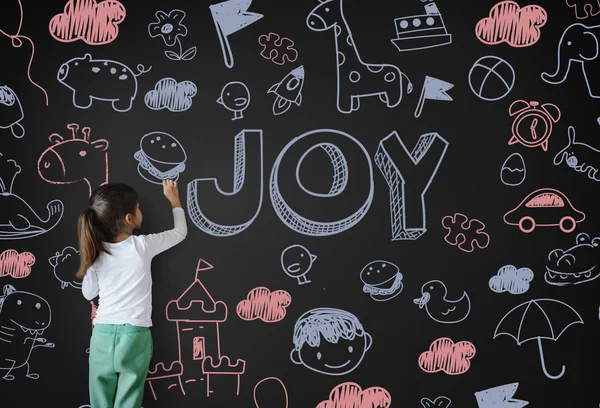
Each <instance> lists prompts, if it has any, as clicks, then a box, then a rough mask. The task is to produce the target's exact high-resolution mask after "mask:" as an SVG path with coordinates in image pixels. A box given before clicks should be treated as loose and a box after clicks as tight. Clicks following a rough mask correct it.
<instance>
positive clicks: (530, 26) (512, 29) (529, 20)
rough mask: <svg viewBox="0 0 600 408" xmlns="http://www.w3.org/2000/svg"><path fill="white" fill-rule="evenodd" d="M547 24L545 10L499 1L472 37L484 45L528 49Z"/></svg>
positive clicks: (478, 25) (538, 37) (480, 22)
mask: <svg viewBox="0 0 600 408" xmlns="http://www.w3.org/2000/svg"><path fill="white" fill-rule="evenodd" d="M546 21H548V15H547V13H546V10H544V9H543V8H542V7H540V6H538V5H535V4H531V5H529V6H525V7H521V6H519V5H518V4H517V3H515V2H514V1H510V0H507V1H501V2H499V3H497V4H495V5H494V7H492V9H491V10H490V14H489V17H485V18H482V19H481V20H479V22H478V23H477V25H476V26H475V35H476V36H477V38H478V39H479V41H481V42H482V43H484V44H487V45H496V44H501V43H503V42H506V43H507V44H508V45H510V46H511V47H515V48H520V47H529V46H530V45H533V44H535V43H536V42H538V40H539V39H540V28H541V27H543V26H544V25H545V24H546Z"/></svg>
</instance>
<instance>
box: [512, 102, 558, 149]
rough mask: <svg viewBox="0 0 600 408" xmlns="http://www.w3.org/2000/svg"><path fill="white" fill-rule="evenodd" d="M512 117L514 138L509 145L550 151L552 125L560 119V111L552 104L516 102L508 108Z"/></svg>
mask: <svg viewBox="0 0 600 408" xmlns="http://www.w3.org/2000/svg"><path fill="white" fill-rule="evenodd" d="M508 112H509V114H510V116H515V115H516V117H515V119H514V121H513V124H512V137H511V138H510V140H509V141H508V144H509V145H512V144H515V143H521V144H522V145H523V146H525V147H537V146H541V147H542V149H543V150H544V151H547V150H548V139H549V138H550V135H551V134H552V124H553V123H556V122H558V120H559V119H560V110H559V109H558V107H557V106H556V105H554V104H552V103H544V104H542V105H540V104H539V102H537V101H530V102H527V101H524V100H522V99H519V100H516V101H514V102H513V103H512V104H511V105H510V107H509V108H508Z"/></svg>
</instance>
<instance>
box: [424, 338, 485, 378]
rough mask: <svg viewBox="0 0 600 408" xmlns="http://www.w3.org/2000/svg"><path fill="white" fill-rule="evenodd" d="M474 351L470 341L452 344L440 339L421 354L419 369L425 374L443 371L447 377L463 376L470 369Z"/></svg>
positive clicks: (445, 339) (450, 340) (449, 340)
mask: <svg viewBox="0 0 600 408" xmlns="http://www.w3.org/2000/svg"><path fill="white" fill-rule="evenodd" d="M475 351H476V350H475V346H474V345H473V343H471V342H470V341H459V342H458V343H454V341H453V340H452V339H449V338H447V337H441V338H439V339H437V340H434V341H433V343H431V345H430V346H429V351H424V352H423V353H421V355H420V356H419V360H418V362H419V367H421V370H423V371H425V372H426V373H437V372H439V371H443V372H444V373H446V374H449V375H458V374H464V373H466V372H467V370H469V368H470V367H471V359H472V358H473V357H474V356H475Z"/></svg>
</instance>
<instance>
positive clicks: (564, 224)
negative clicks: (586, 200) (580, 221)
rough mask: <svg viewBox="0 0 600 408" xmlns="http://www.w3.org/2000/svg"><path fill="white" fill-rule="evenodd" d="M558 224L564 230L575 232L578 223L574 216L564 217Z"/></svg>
mask: <svg viewBox="0 0 600 408" xmlns="http://www.w3.org/2000/svg"><path fill="white" fill-rule="evenodd" d="M558 225H559V227H560V229H561V230H562V231H563V232H573V230H574V229H575V227H576V225H577V224H576V223H575V220H574V219H573V217H562V218H561V220H560V223H559V224H558Z"/></svg>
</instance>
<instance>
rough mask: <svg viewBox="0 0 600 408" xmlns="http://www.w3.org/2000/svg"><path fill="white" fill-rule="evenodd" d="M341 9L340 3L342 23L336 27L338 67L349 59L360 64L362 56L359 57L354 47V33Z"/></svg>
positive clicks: (339, 22)
mask: <svg viewBox="0 0 600 408" xmlns="http://www.w3.org/2000/svg"><path fill="white" fill-rule="evenodd" d="M341 7H342V6H341V2H340V21H338V23H337V24H336V25H334V31H335V41H336V42H337V51H338V55H337V62H338V66H340V65H342V64H344V63H345V62H347V61H348V60H349V59H350V60H356V61H358V62H360V56H359V55H358V51H357V50H356V47H355V45H354V41H353V37H352V32H351V31H350V27H349V26H348V23H347V22H346V17H345V16H344V11H343V10H342V8H341Z"/></svg>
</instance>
